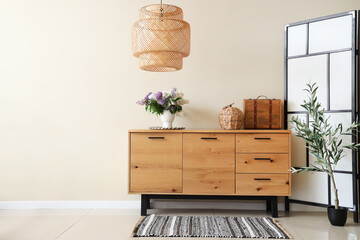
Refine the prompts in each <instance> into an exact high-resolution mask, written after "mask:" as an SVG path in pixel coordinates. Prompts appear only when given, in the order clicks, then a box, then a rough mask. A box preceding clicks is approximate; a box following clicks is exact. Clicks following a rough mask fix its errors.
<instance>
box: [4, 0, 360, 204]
mask: <svg viewBox="0 0 360 240" xmlns="http://www.w3.org/2000/svg"><path fill="white" fill-rule="evenodd" d="M154 2H155V3H157V1H150V0H141V1H140V0H57V1H55V0H52V1H50V0H22V1H21V0H2V1H0V189H1V190H0V200H8V201H11V200H134V199H138V196H129V195H128V194H127V129H129V128H147V127H148V126H154V125H159V124H160V120H159V119H158V118H157V117H155V116H153V115H150V114H148V113H146V112H145V111H144V109H142V108H141V107H140V106H137V105H135V102H136V101H137V100H138V99H140V98H142V97H143V96H144V95H145V94H146V93H147V92H148V91H150V90H151V91H156V90H166V89H170V88H171V87H178V88H179V89H181V90H182V91H183V92H184V93H185V96H186V98H188V99H190V101H191V103H190V104H189V105H187V106H185V113H186V116H185V117H184V118H182V119H176V125H178V126H186V127H187V128H212V129H216V128H219V125H218V120H217V116H218V112H219V110H220V109H221V107H223V106H225V105H227V104H229V103H232V102H235V103H236V105H237V106H239V107H241V108H242V99H244V98H250V97H252V98H253V97H256V96H257V95H260V94H265V95H267V96H269V97H273V98H281V99H282V98H283V55H284V51H283V48H284V47H283V46H284V41H283V38H284V25H285V24H286V23H290V22H294V21H300V20H304V19H308V18H314V17H319V16H324V15H329V14H333V13H338V12H343V11H348V10H353V9H360V1H359V0H302V1H295V0H270V1H269V0H225V1H224V0H223V1H220V0H218V1H214V0H182V1H174V0H168V1H166V2H167V3H170V4H177V5H179V6H180V7H182V8H183V10H184V13H185V20H186V21H188V22H189V23H190V24H191V28H192V44H191V47H192V50H191V54H190V57H188V58H186V59H185V61H184V68H183V70H181V71H179V72H172V73H151V72H144V71H141V70H139V68H138V63H137V59H136V58H134V57H133V56H132V55H131V49H130V29H131V25H132V24H133V23H134V22H135V21H136V20H137V17H138V10H139V8H140V7H141V6H143V5H147V4H151V3H154Z"/></svg>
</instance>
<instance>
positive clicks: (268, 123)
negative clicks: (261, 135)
mask: <svg viewBox="0 0 360 240" xmlns="http://www.w3.org/2000/svg"><path fill="white" fill-rule="evenodd" d="M260 97H265V96H263V95H261V96H259V97H257V98H256V99H245V100H244V114H245V121H244V128H246V129H280V128H281V119H282V118H281V100H280V99H268V98H267V97H265V98H266V99H259V98H260Z"/></svg>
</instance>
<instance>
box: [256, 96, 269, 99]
mask: <svg viewBox="0 0 360 240" xmlns="http://www.w3.org/2000/svg"><path fill="white" fill-rule="evenodd" d="M261 97H264V98H265V99H268V98H267V96H265V95H260V96H258V97H257V98H256V100H258V99H259V98H261Z"/></svg>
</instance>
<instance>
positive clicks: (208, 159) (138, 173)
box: [129, 130, 291, 196]
mask: <svg viewBox="0 0 360 240" xmlns="http://www.w3.org/2000/svg"><path fill="white" fill-rule="evenodd" d="M290 140H291V138H290V131H289V130H234V131H232V130H175V131H170V130H129V193H132V194H142V195H164V194H166V195H198V196H199V195H207V196H217V195H222V196H290V195H291V173H290V172H289V170H290V168H291V153H290V149H291V143H290Z"/></svg>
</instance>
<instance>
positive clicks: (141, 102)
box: [136, 100, 145, 106]
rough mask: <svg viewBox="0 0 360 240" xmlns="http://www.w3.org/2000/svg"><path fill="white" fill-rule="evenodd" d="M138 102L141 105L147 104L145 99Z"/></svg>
mask: <svg viewBox="0 0 360 240" xmlns="http://www.w3.org/2000/svg"><path fill="white" fill-rule="evenodd" d="M136 104H137V105H141V106H144V105H145V103H144V100H140V101H137V102H136Z"/></svg>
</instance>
